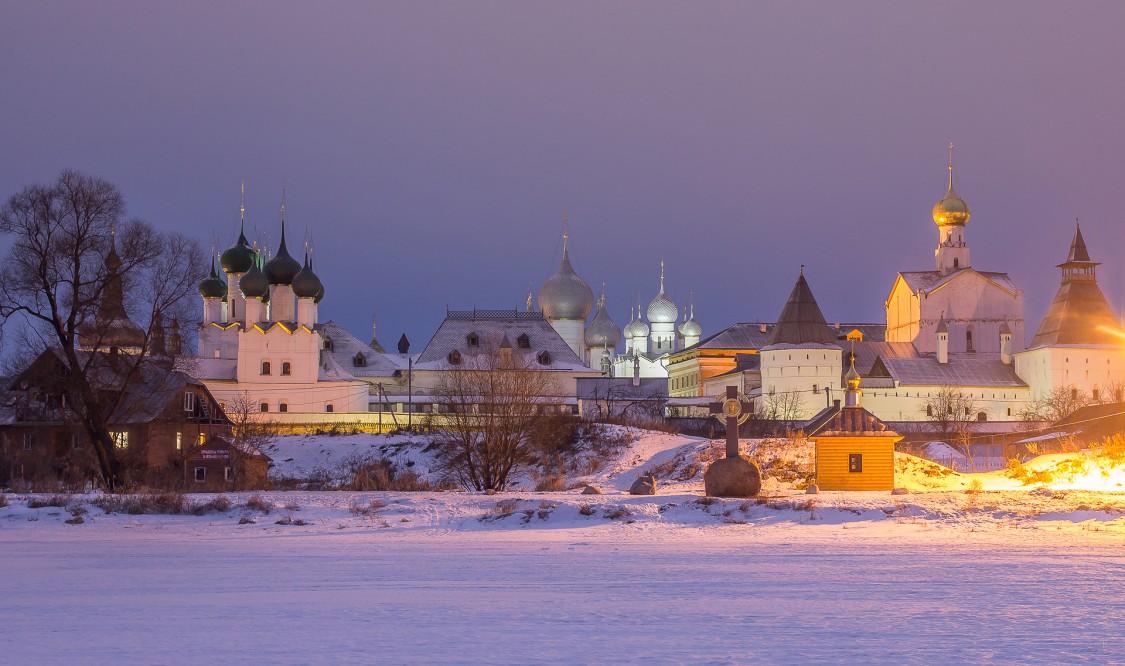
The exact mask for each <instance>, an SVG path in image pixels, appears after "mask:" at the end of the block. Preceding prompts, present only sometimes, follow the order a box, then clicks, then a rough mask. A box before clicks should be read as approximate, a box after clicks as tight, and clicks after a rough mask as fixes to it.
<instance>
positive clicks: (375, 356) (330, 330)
mask: <svg viewBox="0 0 1125 666" xmlns="http://www.w3.org/2000/svg"><path fill="white" fill-rule="evenodd" d="M320 332H321V334H322V335H326V336H328V337H329V338H331V340H332V349H331V350H330V351H329V350H325V352H324V353H325V354H326V355H328V356H330V357H331V358H332V359H333V360H334V361H335V362H336V363H337V364H338V365H340V366H341V367H343V368H347V369H348V372H349V373H351V374H352V375H354V376H356V377H390V376H392V375H394V373H395V372H396V371H401V370H405V369H406V366H407V357H406V355H404V354H386V353H380V352H377V351H375V350H374V349H372V348H371V346H370V345H369V344H368V343H366V342H363V341H362V340H360V339H359V338H357V337H356V336H354V335H352V334H351V333H350V332H348V330H347V329H345V328H344V327H343V326H340V325H339V324H337V323H336V322H334V321H327V322H324V324H322V325H321V327H320ZM357 356H363V359H364V362H363V365H356V363H355V361H356V358H357Z"/></svg>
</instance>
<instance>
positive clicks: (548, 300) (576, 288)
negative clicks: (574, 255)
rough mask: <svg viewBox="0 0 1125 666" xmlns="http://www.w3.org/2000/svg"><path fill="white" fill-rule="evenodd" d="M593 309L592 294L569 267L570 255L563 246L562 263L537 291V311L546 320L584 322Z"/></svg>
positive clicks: (572, 268) (587, 286)
mask: <svg viewBox="0 0 1125 666" xmlns="http://www.w3.org/2000/svg"><path fill="white" fill-rule="evenodd" d="M593 308H594V292H593V290H591V289H590V285H589V284H587V283H586V281H585V280H583V279H582V278H581V277H579V275H578V273H575V272H574V267H573V266H571V265H570V254H569V252H568V251H567V248H566V245H563V257H562V262H561V263H559V269H558V270H557V271H555V274H554V275H552V276H551V277H549V278H547V281H546V282H544V283H543V286H542V287H540V289H539V310H540V311H542V312H543V316H544V317H546V318H547V319H577V320H579V321H586V317H589V316H590V310H592V309H593Z"/></svg>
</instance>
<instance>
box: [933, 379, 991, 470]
mask: <svg viewBox="0 0 1125 666" xmlns="http://www.w3.org/2000/svg"><path fill="white" fill-rule="evenodd" d="M921 409H922V411H923V412H925V414H926V419H927V420H928V421H929V422H930V423H933V424H934V425H935V426H937V428H938V429H939V430H940V431H941V434H942V438H943V439H944V440H945V441H946V443H947V444H952V445H953V446H954V447H955V448H956V449H957V450H958V451H960V452H961V453H962V455H964V456H965V459H966V460H967V461H968V463H969V466H970V467H971V468H972V469H973V470H974V471H976V464H975V463H974V461H973V457H974V456H973V447H972V441H973V432H974V431H975V430H976V428H977V424H978V423H979V421H978V415H979V414H981V413H982V411H981V410H979V409H978V408H977V403H976V400H974V399H973V396H972V394H969V393H966V392H964V391H962V390H961V389H960V388H958V387H956V386H949V385H945V386H942V387H940V388H939V389H938V391H937V393H934V394H931V395H930V397H929V398H927V399H926V401H925V402H924V403H923V404H922V407H921Z"/></svg>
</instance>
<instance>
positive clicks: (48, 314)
mask: <svg viewBox="0 0 1125 666" xmlns="http://www.w3.org/2000/svg"><path fill="white" fill-rule="evenodd" d="M0 233H2V234H4V235H6V236H8V237H9V239H10V240H11V249H10V250H9V252H8V255H7V257H6V258H5V260H4V266H3V269H2V270H0V325H2V326H3V327H4V328H5V329H10V328H12V327H16V328H19V329H20V330H21V332H22V334H25V335H27V336H28V338H29V339H30V340H32V342H33V343H34V345H35V346H36V347H38V349H39V350H40V351H42V350H44V349H46V348H48V347H55V348H57V349H58V350H59V352H60V354H61V355H62V357H63V359H64V362H65V364H66V366H67V368H66V369H67V376H66V382H65V384H66V397H67V402H68V404H69V405H71V407H72V409H73V411H74V418H75V420H76V421H77V422H78V423H80V424H81V426H82V428H83V429H84V430H85V432H86V434H87V435H88V436H89V438H90V441H91V442H92V443H93V447H94V450H95V452H96V454H97V458H98V465H99V469H100V472H101V476H102V482H103V484H104V485H105V486H106V487H107V488H109V489H113V488H115V487H116V486H117V485H118V483H119V479H120V472H121V467H120V461H119V460H118V457H117V455H116V453H115V450H114V449H115V447H114V444H113V440H112V437H111V435H110V430H109V427H108V419H109V417H110V415H111V414H113V413H114V412H115V410H117V409H118V407H119V406H120V405H121V401H122V400H123V398H124V396H125V393H126V390H125V389H126V388H127V387H128V385H129V384H130V383H131V382H133V381H134V380H135V379H136V378H137V376H138V373H139V371H140V369H141V367H142V365H143V364H144V363H145V362H146V361H147V360H148V358H149V356H150V355H151V354H152V352H153V351H154V350H153V349H152V348H151V347H150V343H152V342H153V341H154V340H160V339H162V338H163V331H162V330H160V331H159V335H158V336H154V335H153V333H154V331H155V330H156V328H159V325H160V324H161V323H162V322H168V321H172V320H173V318H176V317H180V318H184V319H185V320H186V319H187V318H188V313H189V311H190V310H189V308H190V307H191V305H192V304H191V301H190V299H189V298H188V297H189V296H190V295H191V294H192V293H193V292H194V291H195V284H196V281H197V280H198V278H199V276H200V275H202V274H203V253H202V251H201V249H200V247H199V244H198V243H196V242H195V241H193V240H191V239H189V238H187V237H186V236H183V235H181V234H178V233H171V232H169V233H162V232H159V231H157V230H155V229H154V228H153V227H151V226H150V225H148V224H147V223H145V222H143V221H141V220H137V219H126V218H125V200H124V197H123V196H122V194H121V192H120V191H119V190H118V189H117V187H116V186H114V185H112V184H111V183H109V182H107V181H105V180H102V179H100V178H95V177H92V176H87V175H84V174H81V173H78V172H76V171H63V172H62V173H61V174H59V177H58V179H57V180H56V181H55V182H54V183H50V184H46V185H31V186H29V187H26V188H24V189H23V190H22V191H21V192H18V193H16V194H14V195H12V197H11V198H9V199H8V201H7V203H6V204H5V205H4V207H3V208H2V209H0ZM129 311H131V312H132V313H133V315H134V316H137V317H138V320H137V321H139V324H138V323H134V320H132V319H130V317H129V315H128V314H127V312H129ZM154 324H157V325H158V326H156V327H154ZM123 340H124V341H127V342H128V345H127V347H128V349H127V353H120V352H122V351H126V350H124V349H123V347H124V346H126V345H122V341H123ZM107 356H108V357H110V358H108V359H107V358H106V357H107ZM109 365H112V368H113V372H111V373H107V372H106V370H105V368H106V367H107V366H109ZM107 378H111V379H107Z"/></svg>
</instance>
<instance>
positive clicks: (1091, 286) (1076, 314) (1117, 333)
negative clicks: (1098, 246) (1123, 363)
mask: <svg viewBox="0 0 1125 666" xmlns="http://www.w3.org/2000/svg"><path fill="white" fill-rule="evenodd" d="M1097 265H1098V264H1097V262H1094V261H1090V253H1089V251H1088V250H1087V249H1086V241H1085V240H1084V239H1083V238H1082V230H1081V229H1080V228H1078V225H1077V224H1076V225H1075V229H1074V240H1072V241H1071V243H1070V252H1069V253H1068V255H1067V260H1066V261H1065V262H1064V263H1061V264H1059V267H1060V268H1062V269H1063V274H1062V284H1061V285H1060V286H1059V290H1058V292H1056V293H1055V299H1054V300H1053V301H1051V306H1050V307H1049V308H1047V314H1046V315H1044V317H1043V322H1042V323H1040V324H1039V328H1038V329H1037V330H1036V331H1035V337H1033V338H1032V339H1031V343H1030V344H1029V345H1028V349H1034V348H1035V347H1044V346H1050V345H1121V344H1122V342H1125V340H1123V339H1122V335H1121V334H1122V333H1123V332H1125V331H1122V328H1121V324H1120V322H1118V320H1117V315H1115V314H1114V313H1113V308H1112V307H1110V305H1109V302H1108V301H1106V299H1105V295H1104V294H1103V293H1102V290H1101V288H1100V287H1098V281H1097V277H1096V276H1095V274H1094V267H1095V266H1097Z"/></svg>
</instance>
